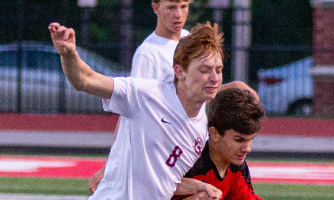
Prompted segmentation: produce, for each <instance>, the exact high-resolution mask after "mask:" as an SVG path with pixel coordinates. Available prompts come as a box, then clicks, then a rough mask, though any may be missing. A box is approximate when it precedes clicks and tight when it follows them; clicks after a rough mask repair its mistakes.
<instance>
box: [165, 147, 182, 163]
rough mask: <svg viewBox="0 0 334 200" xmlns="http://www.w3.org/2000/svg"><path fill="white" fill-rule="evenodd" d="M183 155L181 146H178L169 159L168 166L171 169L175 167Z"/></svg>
mask: <svg viewBox="0 0 334 200" xmlns="http://www.w3.org/2000/svg"><path fill="white" fill-rule="evenodd" d="M182 153H183V151H182V149H181V148H180V147H179V146H176V147H175V148H174V150H173V151H172V154H170V155H169V157H168V159H167V160H166V165H168V166H169V167H174V166H175V163H176V161H177V158H179V157H180V156H181V154H182Z"/></svg>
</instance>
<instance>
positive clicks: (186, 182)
mask: <svg viewBox="0 0 334 200" xmlns="http://www.w3.org/2000/svg"><path fill="white" fill-rule="evenodd" d="M203 184H205V183H203V182H202V181H199V180H196V179H192V178H182V179H181V183H179V184H177V187H176V190H175V192H174V195H188V194H196V193H198V192H200V191H203V190H204V188H203Z"/></svg>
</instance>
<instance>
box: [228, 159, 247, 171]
mask: <svg viewBox="0 0 334 200" xmlns="http://www.w3.org/2000/svg"><path fill="white" fill-rule="evenodd" d="M228 168H229V169H230V170H231V172H233V173H236V172H243V171H245V170H247V171H248V166H247V163H246V161H244V162H243V163H242V164H241V165H234V164H230V165H229V166H228Z"/></svg>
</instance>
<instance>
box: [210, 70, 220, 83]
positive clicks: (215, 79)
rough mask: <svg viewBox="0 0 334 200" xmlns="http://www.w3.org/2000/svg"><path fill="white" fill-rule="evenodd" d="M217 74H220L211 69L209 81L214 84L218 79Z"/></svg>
mask: <svg viewBox="0 0 334 200" xmlns="http://www.w3.org/2000/svg"><path fill="white" fill-rule="evenodd" d="M219 76H220V74H217V73H216V72H215V71H213V72H212V73H211V74H210V82H211V83H213V84H215V83H217V82H218V80H219Z"/></svg>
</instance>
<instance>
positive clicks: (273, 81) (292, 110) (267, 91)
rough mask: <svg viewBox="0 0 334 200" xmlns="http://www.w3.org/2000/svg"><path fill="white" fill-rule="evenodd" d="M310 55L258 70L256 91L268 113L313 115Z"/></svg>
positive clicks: (311, 60) (311, 61)
mask: <svg viewBox="0 0 334 200" xmlns="http://www.w3.org/2000/svg"><path fill="white" fill-rule="evenodd" d="M312 65H313V58H312V57H307V58H304V59H302V60H299V61H296V62H294V63H291V64H287V65H284V66H281V67H276V68H271V69H260V70H259V71H258V81H259V84H258V94H259V97H260V101H261V103H262V104H263V106H264V109H265V110H266V113H267V114H268V115H295V116H310V115H312V98H313V79H312V77H311V75H310V70H311V66H312Z"/></svg>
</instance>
